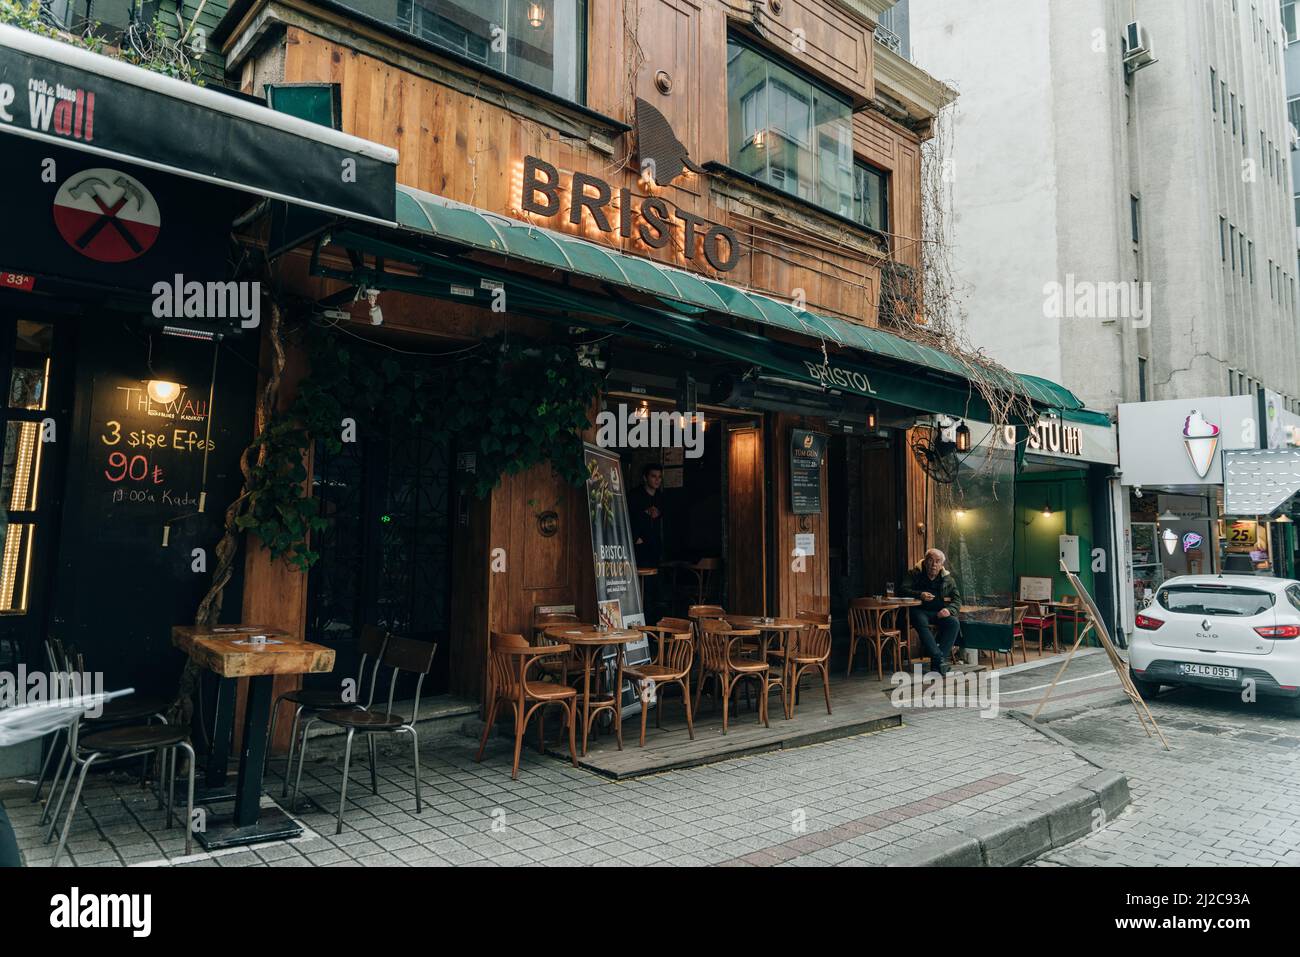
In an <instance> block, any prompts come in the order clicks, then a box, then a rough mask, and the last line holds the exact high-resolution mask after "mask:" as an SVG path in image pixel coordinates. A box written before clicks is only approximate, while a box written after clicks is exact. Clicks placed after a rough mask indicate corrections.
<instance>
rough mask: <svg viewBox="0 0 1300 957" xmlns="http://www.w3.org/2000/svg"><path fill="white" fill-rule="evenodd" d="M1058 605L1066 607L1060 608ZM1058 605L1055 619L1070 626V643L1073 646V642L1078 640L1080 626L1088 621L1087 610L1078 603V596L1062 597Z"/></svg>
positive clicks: (1081, 603)
mask: <svg viewBox="0 0 1300 957" xmlns="http://www.w3.org/2000/svg"><path fill="white" fill-rule="evenodd" d="M1060 605H1064V606H1067V607H1061V606H1060ZM1060 605H1058V606H1057V609H1056V618H1057V621H1059V622H1061V623H1062V624H1066V625H1069V626H1070V643H1071V646H1073V644H1074V642H1076V641H1078V640H1079V628H1080V626H1082V625H1086V624H1087V623H1088V621H1089V618H1090V616H1089V614H1088V609H1087V607H1085V606H1084V604H1083V602H1081V601H1079V596H1078V595H1066V596H1064V597H1063V598H1062V599H1061V603H1060Z"/></svg>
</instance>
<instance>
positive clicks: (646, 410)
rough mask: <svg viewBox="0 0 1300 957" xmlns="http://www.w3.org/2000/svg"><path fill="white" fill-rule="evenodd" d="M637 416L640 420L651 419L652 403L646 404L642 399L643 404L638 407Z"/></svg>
mask: <svg viewBox="0 0 1300 957" xmlns="http://www.w3.org/2000/svg"><path fill="white" fill-rule="evenodd" d="M635 415H636V417H637V418H638V419H648V418H650V403H648V402H646V400H645V399H642V400H641V404H640V405H638V406H637V407H636V413H635Z"/></svg>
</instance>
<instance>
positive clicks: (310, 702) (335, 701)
mask: <svg viewBox="0 0 1300 957" xmlns="http://www.w3.org/2000/svg"><path fill="white" fill-rule="evenodd" d="M387 645H388V633H387V632H386V631H384V630H383V629H382V628H379V627H377V626H376V625H363V626H362V628H361V638H360V639H359V640H358V642H357V649H358V650H359V651H360V652H361V663H360V665H359V667H358V668H357V685H356V688H355V689H353V691H352V693H351V700H347V697H348V696H347V695H345V694H344V689H343V688H341V687H340V688H298V689H297V690H295V691H287V692H285V693H284V694H282V695H280V697H278V698H276V699H275V704H274V705H273V706H272V707H271V733H270V735H269V736H268V737H267V741H274V740H275V725H276V721H277V720H278V718H279V717H280V703H281V702H282V701H288V702H289V703H290V704H295V705H297V706H298V707H297V708H295V709H294V712H293V727H292V728H291V729H290V731H289V756H288V758H287V759H286V760H285V762H284V784H283V786H282V787H281V789H280V797H288V796H289V775H290V774H291V773H292V772H293V755H294V751H295V750H297V747H298V732H299V730H300V725H301V722H302V715H303V712H306V713H307V716H308V717H309V718H310V717H311V716H312V715H313V714H319V713H320V712H322V711H334V710H337V709H339V708H360V709H361V710H363V711H368V710H369V709H370V706H371V705H372V704H374V701H375V679H376V678H378V677H379V665H380V662H381V660H382V659H383V657H384V648H385V647H387ZM367 661H368V662H370V684H369V688H368V689H367V690H366V692H365V698H364V700H363V699H362V698H361V694H362V691H361V689H362V686H363V685H365V684H366V663H367ZM270 751H271V749H270V748H269V747H268V748H267V756H266V758H265V759H263V762H262V773H263V775H265V774H266V764H267V762H268V761H269V760H270Z"/></svg>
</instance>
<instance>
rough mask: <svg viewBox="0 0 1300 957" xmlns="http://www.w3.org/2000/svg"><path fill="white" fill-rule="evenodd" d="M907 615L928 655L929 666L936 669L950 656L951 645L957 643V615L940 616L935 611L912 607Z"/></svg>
mask: <svg viewBox="0 0 1300 957" xmlns="http://www.w3.org/2000/svg"><path fill="white" fill-rule="evenodd" d="M908 617H909V618H910V619H911V622H912V627H913V628H915V629H916V630H917V633H918V634H920V636H921V647H923V648H924V649H925V653H926V654H927V655H929V656H930V662H931V666H932V667H934V668H936V669H937V668H938V667H939V665H940V664H943V663H944V662H946V661H947V660H948V659H949V657H951V656H952V646H953V645H955V644H956V643H957V616H956V615H954V614H949V615H948V616H947V617H946V618H940V617H939V613H938V612H937V611H925V610H924V609H921V608H913V609H912V610H911V612H910V613H909V615H908Z"/></svg>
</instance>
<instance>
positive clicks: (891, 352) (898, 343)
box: [334, 186, 1084, 415]
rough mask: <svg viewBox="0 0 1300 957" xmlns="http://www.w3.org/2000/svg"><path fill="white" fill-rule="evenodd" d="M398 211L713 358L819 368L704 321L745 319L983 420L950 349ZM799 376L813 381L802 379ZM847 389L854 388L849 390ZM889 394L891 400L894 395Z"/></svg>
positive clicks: (412, 225) (549, 244) (471, 223)
mask: <svg viewBox="0 0 1300 957" xmlns="http://www.w3.org/2000/svg"><path fill="white" fill-rule="evenodd" d="M396 212H397V222H398V224H399V226H400V227H401V228H402V229H404V230H407V231H410V232H414V233H416V234H419V235H421V236H425V237H432V238H434V239H436V240H439V241H441V242H444V243H446V244H448V245H449V246H451V247H454V248H455V250H457V251H458V252H459V251H463V250H465V249H468V250H473V251H476V252H481V253H487V254H491V255H496V256H502V257H506V258H509V259H511V260H515V261H518V262H524V263H528V264H529V265H531V266H535V267H542V268H546V269H553V270H557V271H559V272H562V273H566V274H575V275H579V276H583V277H585V278H588V279H591V280H595V281H598V282H600V283H603V284H605V285H607V286H608V287H612V288H615V289H622V290H628V291H633V292H636V293H640V294H643V295H645V296H649V297H651V298H652V299H653V301H654V302H653V304H652V305H651V306H648V307H642V306H640V305H639V304H636V303H632V302H630V301H626V302H616V303H614V304H613V306H610V307H609V308H606V307H605V306H604V305H602V307H601V309H599V310H596V311H605V312H610V313H611V314H617V318H620V319H628V320H629V321H630V322H633V323H634V324H636V325H638V326H639V327H641V328H645V329H654V330H655V331H657V332H660V333H662V334H663V335H664V336H666V337H668V338H672V339H678V340H681V341H686V340H689V341H692V342H693V343H695V344H697V345H700V346H702V347H705V348H713V349H714V351H719V352H723V353H726V354H731V355H737V356H739V355H741V354H743V355H744V356H745V357H747V358H754V357H755V356H758V357H764V356H765V355H766V356H770V358H771V359H772V363H771V364H774V365H779V366H781V367H782V368H783V370H784V371H786V372H790V371H792V370H795V369H796V368H797V367H800V366H802V365H803V364H804V363H805V362H807V361H809V360H812V361H815V362H816V364H818V365H820V364H821V363H822V359H821V356H822V352H821V351H820V349H817V348H815V347H814V348H809V349H803V350H801V349H799V347H797V346H793V345H791V344H789V343H786V342H782V341H778V340H773V339H767V338H766V337H763V336H755V335H753V334H752V333H744V332H742V331H740V330H737V329H730V328H726V327H723V326H721V325H719V324H718V323H717V322H712V323H711V322H708V321H705V318H704V317H715V318H717V317H725V318H731V319H743V320H749V321H751V322H754V323H758V324H760V325H763V326H769V327H774V328H778V329H782V330H785V331H787V332H791V333H796V334H798V335H801V336H806V337H810V338H813V339H817V340H820V341H822V342H825V343H826V344H827V345H831V346H839V347H843V348H845V349H848V350H852V351H854V352H858V353H861V354H862V355H861V357H860V358H861V359H864V360H871V359H876V360H879V359H884V360H887V361H886V362H885V363H883V364H882V363H879V362H870V361H868V364H867V365H864V366H858V365H857V363H855V362H854V360H853V359H852V358H851V355H852V353H849V356H850V357H844V356H841V355H840V354H832V362H833V363H834V364H835V366H836V367H837V368H839V367H841V366H843V367H844V368H846V369H850V370H852V369H854V368H855V367H856V368H858V369H861V370H862V371H863V372H865V373H867V374H869V375H871V376H873V377H874V378H875V379H879V378H881V377H884V378H885V379H886V380H895V379H897V380H898V382H897V384H899V385H902V384H904V383H906V382H907V379H908V377H909V376H913V377H914V378H915V381H913V382H912V383H911V384H910V385H911V387H910V388H903V389H902V391H903V392H905V393H907V395H906V396H903V395H900V396H898V398H899V399H905V398H906V399H910V400H911V401H912V404H914V405H915V407H917V408H922V409H930V410H932V411H935V410H934V409H933V408H932V406H933V403H925V402H921V403H919V404H918V403H917V402H916V401H915V400H916V397H917V395H918V393H920V392H923V391H924V390H925V389H926V388H931V387H933V386H934V384H935V383H942V384H944V385H946V387H947V389H948V390H950V394H948V395H945V396H944V402H943V405H944V410H947V411H952V412H953V413H954V414H958V415H961V414H970V415H976V414H977V413H976V410H975V409H974V408H971V409H969V412H967V407H968V406H970V404H971V399H970V397H971V394H972V392H974V390H973V389H972V388H971V387H970V383H969V371H970V370H969V369H968V368H967V366H966V365H964V364H963V363H962V362H960V361H959V360H957V359H956V358H954V357H953V356H950V355H948V354H947V353H946V352H943V351H941V350H939V349H934V348H931V347H929V346H925V345H922V344H920V343H916V342H912V341H910V340H908V339H905V338H903V337H901V336H897V335H893V334H892V333H889V332H886V331H884V330H882V329H873V328H870V327H868V326H863V325H859V324H857V323H853V322H849V321H847V320H844V319H839V318H835V317H832V316H823V315H819V314H817V313H814V312H809V311H806V310H798V309H795V308H793V307H791V306H789V305H787V304H786V303H784V302H782V301H780V300H778V299H774V298H772V297H770V296H765V295H762V294H761V293H756V292H751V291H749V290H745V289H741V288H739V287H737V286H732V285H729V284H727V283H724V282H718V281H716V280H713V279H708V278H705V277H703V276H698V275H696V274H694V273H690V272H687V271H685V270H682V269H677V268H675V267H673V266H667V265H664V264H661V263H657V262H654V261H652V260H649V259H645V258H643V257H640V256H635V255H631V254H628V253H623V252H620V251H618V250H614V249H608V248H606V247H603V246H600V245H598V244H596V243H592V242H589V241H587V240H585V239H581V238H579V237H577V236H570V235H567V234H565V233H561V232H557V231H555V230H551V229H546V228H544V227H541V226H534V225H531V224H529V223H525V222H521V221H519V220H516V219H511V218H510V217H507V216H503V215H501V214H498V213H493V212H489V211H487V210H482V209H478V208H476V207H472V206H467V205H464V204H462V203H457V202H454V201H452V200H449V199H446V198H445V197H442V196H437V195H435V194H433V193H426V192H423V191H421V190H416V189H412V188H410V187H407V186H398V188H397V211H396ZM334 238H335V241H336V242H343V241H344V236H343V235H336V236H335V237H334ZM357 238H358V237H355V236H351V235H350V234H349V235H348V237H347V239H348V241H351V240H354V239H357ZM361 244H362V245H368V247H369V250H368V251H370V252H372V253H375V254H376V255H389V256H391V255H393V254H394V253H395V252H396V250H395V248H394V247H393V246H392V245H390V244H388V243H385V242H383V241H370V242H369V243H365V242H362V243H361ZM415 259H416V260H417V261H419V262H420V263H421V265H422V266H423V267H424V270H425V275H426V276H431V275H434V274H436V275H437V276H438V277H439V279H440V280H441V281H444V282H452V281H454V276H453V275H452V274H453V272H454V271H455V269H456V268H457V267H465V266H469V265H471V264H470V263H468V262H467V261H465V260H460V261H459V262H456V261H454V260H451V261H442V262H438V261H435V260H432V259H430V258H429V257H426V256H416V257H415ZM475 265H477V264H475ZM484 275H485V276H486V275H487V273H486V272H485V273H484ZM497 278H500V277H499V276H498V277H497ZM525 280H533V277H518V278H517V279H516V278H515V277H512V278H511V281H518V282H522V281H525ZM475 285H477V283H475ZM529 286H530V287H531V288H532V290H533V291H534V292H535V293H536V295H537V296H538V297H540V299H541V300H547V299H550V300H551V302H552V305H553V307H555V308H579V309H580V308H581V305H582V304H583V303H585V304H586V305H587V306H588V307H589V309H590V308H592V307H593V304H592V302H591V297H590V295H589V294H586V293H580V292H579V290H575V289H565V288H564V287H556V288H555V289H553V290H549V291H548V290H544V289H541V288H539V287H538V286H537V284H536V281H535V280H533V281H531V282H529ZM462 295H463V291H462ZM575 296H580V297H581V299H580V300H575V298H574V297H575ZM566 300H567V301H566ZM614 306H617V307H618V308H614ZM918 367H919V368H918ZM909 370H910V371H909ZM918 373H919V376H918V375H917V374H918ZM803 375H804V377H805V378H806V377H807V373H806V372H805V373H803ZM954 380H955V381H954ZM891 384H893V383H892V382H891ZM1003 386H1004V387H1005V388H1006V389H1007V390H1008V391H1012V392H1015V393H1017V394H1020V395H1023V396H1025V397H1027V398H1029V399H1030V400H1032V401H1033V402H1034V403H1035V404H1036V405H1038V406H1040V407H1045V408H1050V409H1054V410H1057V411H1059V412H1061V413H1062V414H1064V413H1076V412H1082V411H1083V410H1084V407H1083V403H1082V402H1080V401H1079V399H1078V398H1077V397H1076V396H1075V395H1074V393H1072V392H1071V391H1070V390H1069V389H1066V388H1065V387H1064V386H1061V385H1058V384H1056V383H1054V382H1050V381H1048V380H1046V379H1041V378H1038V377H1036V376H1017V375H1013V374H1008V375H1007V378H1006V381H1005V382H1004V383H1003ZM848 391H850V392H852V391H854V390H853V389H852V388H851V387H850V388H849V389H848ZM890 391H891V393H893V392H897V391H898V390H897V389H891V390H890ZM959 393H960V394H964V395H965V396H966V400H965V402H964V403H961V402H959V401H958V400H959V399H960V395H959ZM872 394H876V390H874V389H873V390H872ZM881 398H885V399H889V400H891V401H892V400H893V398H892V397H891V396H888V395H882V396H881ZM954 404H956V405H957V406H958V407H957V408H956V409H953V408H952V406H954ZM975 404H976V405H977V406H978V405H982V402H978V401H977V402H976V403H975Z"/></svg>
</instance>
